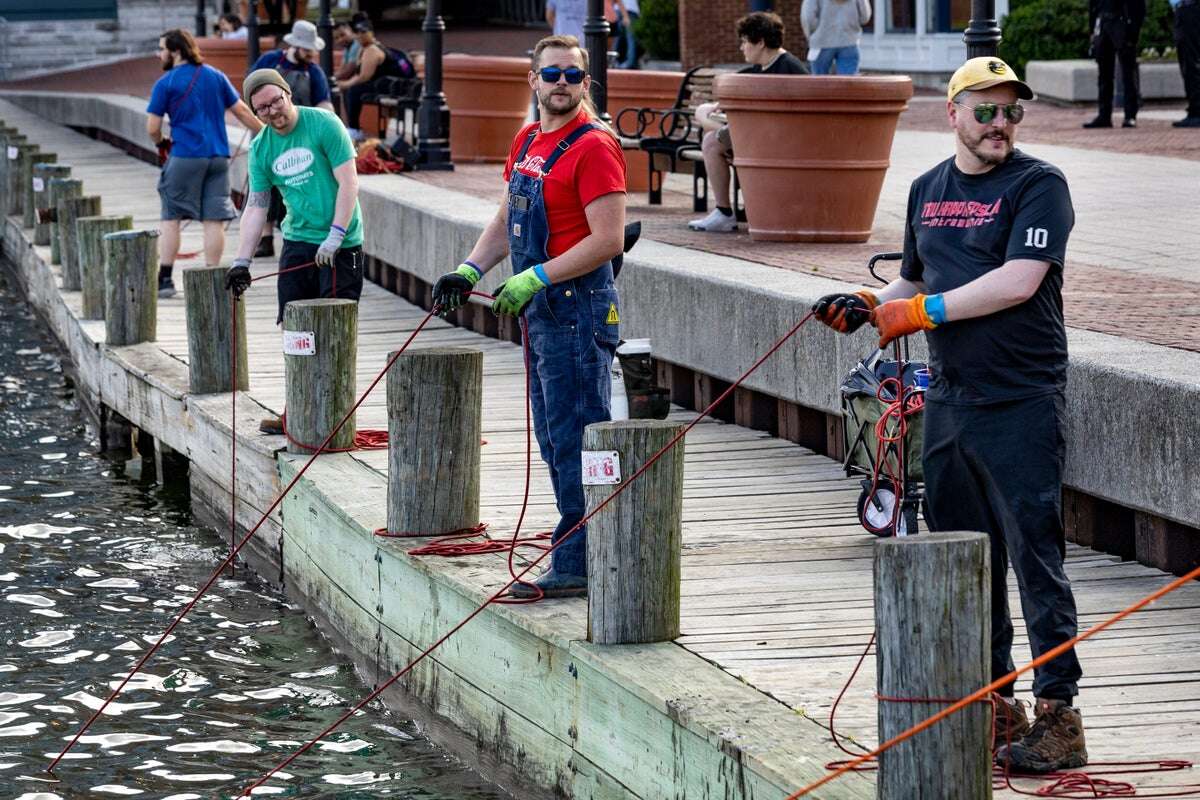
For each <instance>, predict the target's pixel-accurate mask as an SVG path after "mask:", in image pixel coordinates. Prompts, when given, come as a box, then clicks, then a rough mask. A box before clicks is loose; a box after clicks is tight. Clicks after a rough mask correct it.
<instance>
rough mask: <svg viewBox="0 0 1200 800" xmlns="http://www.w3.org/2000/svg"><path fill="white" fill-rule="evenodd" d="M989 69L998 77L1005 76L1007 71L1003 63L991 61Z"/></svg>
mask: <svg viewBox="0 0 1200 800" xmlns="http://www.w3.org/2000/svg"><path fill="white" fill-rule="evenodd" d="M988 69H989V70H991V71H992V72H994V73H996V74H997V75H1003V74H1004V73H1005V72H1006V71H1007V68H1006V67H1005V65H1004V62H1003V61H989V62H988Z"/></svg>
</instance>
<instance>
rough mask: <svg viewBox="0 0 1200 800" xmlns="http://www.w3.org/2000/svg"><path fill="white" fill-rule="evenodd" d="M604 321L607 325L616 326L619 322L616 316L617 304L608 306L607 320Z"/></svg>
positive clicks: (618, 317)
mask: <svg viewBox="0 0 1200 800" xmlns="http://www.w3.org/2000/svg"><path fill="white" fill-rule="evenodd" d="M604 321H605V322H606V323H608V324H609V325H616V324H617V323H618V322H620V321H621V317H620V316H619V315H618V314H617V304H616V303H609V304H608V319H606V320H604Z"/></svg>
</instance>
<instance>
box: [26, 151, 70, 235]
mask: <svg viewBox="0 0 1200 800" xmlns="http://www.w3.org/2000/svg"><path fill="white" fill-rule="evenodd" d="M69 177H71V167H70V165H69V164H45V163H43V164H34V166H33V176H32V177H31V179H30V184H31V185H30V188H31V189H32V191H33V194H32V197H33V243H34V244H36V245H38V246H40V247H45V246H47V245H49V244H50V221H51V217H53V216H54V214H53V213H52V212H51V209H52V208H53V206H52V205H51V204H50V181H52V180H54V179H55V178H69Z"/></svg>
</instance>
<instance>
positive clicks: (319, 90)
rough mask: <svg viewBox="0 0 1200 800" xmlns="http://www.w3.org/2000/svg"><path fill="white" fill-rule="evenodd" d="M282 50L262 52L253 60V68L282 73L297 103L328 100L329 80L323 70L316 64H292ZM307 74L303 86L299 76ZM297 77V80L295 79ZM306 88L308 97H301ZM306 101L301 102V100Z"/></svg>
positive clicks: (306, 103)
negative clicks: (303, 65)
mask: <svg viewBox="0 0 1200 800" xmlns="http://www.w3.org/2000/svg"><path fill="white" fill-rule="evenodd" d="M285 53H286V51H284V50H272V51H270V52H268V53H263V54H262V56H261V57H260V58H259V59H258V61H255V62H254V69H275V70H279V73H280V74H281V75H283V78H284V80H286V81H287V82H288V86H291V87H292V99H293V100H295V101H296V104H297V105H302V106H315V105H317V104H319V103H324V102H327V101H329V81H328V80H326V78H325V72H324V70H322V69H321V68H320V67H318V66H317V65H316V64H309V65H308V66H307V67H301V66H300V65H299V64H293V63H292V62H291V61H288V60H287V57H286V55H285ZM306 73H307V75H308V81H307V84H308V86H307V87H304V85H303V84H304V83H305V81H304V79H303V78H301V77H300V76H302V75H304V74H306ZM297 79H299V80H297ZM304 88H307V90H308V91H307V94H308V97H307V98H305V97H301V94H303V89H304ZM305 100H306V101H307V102H303V101H305Z"/></svg>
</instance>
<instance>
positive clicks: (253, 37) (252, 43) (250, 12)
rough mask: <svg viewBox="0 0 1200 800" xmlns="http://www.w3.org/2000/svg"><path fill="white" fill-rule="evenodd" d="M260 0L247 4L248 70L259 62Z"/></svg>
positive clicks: (251, 0)
mask: <svg viewBox="0 0 1200 800" xmlns="http://www.w3.org/2000/svg"><path fill="white" fill-rule="evenodd" d="M258 56H259V52H258V0H250V2H249V3H247V4H246V69H247V70H250V69H253V68H254V62H256V61H258Z"/></svg>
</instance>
